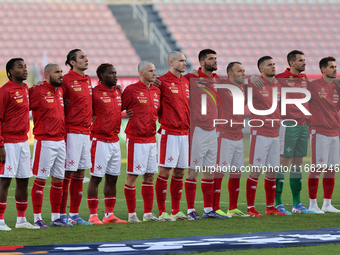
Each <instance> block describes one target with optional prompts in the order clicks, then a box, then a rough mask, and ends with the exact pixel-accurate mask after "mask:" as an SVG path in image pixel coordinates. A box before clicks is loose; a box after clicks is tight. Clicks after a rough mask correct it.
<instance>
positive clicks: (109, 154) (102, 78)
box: [87, 64, 126, 225]
mask: <svg viewBox="0 0 340 255" xmlns="http://www.w3.org/2000/svg"><path fill="white" fill-rule="evenodd" d="M97 76H98V78H99V84H98V85H97V86H96V87H95V88H94V89H93V95H92V108H93V116H96V118H95V121H94V122H93V125H92V128H91V137H92V147H91V160H92V168H91V171H90V174H91V179H90V183H89V186H88V188H87V202H88V207H89V210H90V219H89V222H90V223H92V224H96V225H101V224H103V223H126V221H124V220H120V219H119V218H117V217H116V216H115V215H114V214H113V210H114V207H115V204H116V183H117V179H118V175H120V166H121V153H120V143H119V137H118V134H119V132H120V125H121V122H122V114H121V107H122V100H121V92H120V89H119V88H117V87H116V85H117V72H116V69H115V68H114V66H113V65H112V64H101V65H100V66H99V67H98V68H97ZM104 176H105V183H104V196H105V198H104V202H105V216H104V218H103V221H101V220H99V218H98V214H97V208H98V185H99V183H100V182H101V180H102V178H103V177H104Z"/></svg>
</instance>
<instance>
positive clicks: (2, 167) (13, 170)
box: [0, 58, 39, 231]
mask: <svg viewBox="0 0 340 255" xmlns="http://www.w3.org/2000/svg"><path fill="white" fill-rule="evenodd" d="M6 73H7V77H8V79H9V81H8V82H7V83H6V84H5V85H4V86H3V87H1V88H0V178H1V179H0V230H5V231H9V230H11V228H9V227H8V226H7V225H6V224H5V221H4V213H5V210H6V200H7V194H8V188H9V185H10V184H11V181H12V178H16V188H15V203H16V208H17V222H16V225H15V227H16V228H28V229H39V227H37V226H33V225H32V224H31V223H29V222H28V221H27V220H26V217H25V212H26V209H27V197H28V191H27V186H28V180H29V178H30V177H31V176H32V171H31V169H30V158H31V156H30V146H29V144H28V138H27V133H28V131H29V127H30V124H29V96H28V87H27V85H26V84H25V83H24V82H23V81H24V80H26V79H27V66H26V64H25V62H24V60H23V59H22V58H12V59H11V60H9V61H8V62H7V64H6Z"/></svg>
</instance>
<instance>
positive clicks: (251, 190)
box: [246, 177, 258, 207]
mask: <svg viewBox="0 0 340 255" xmlns="http://www.w3.org/2000/svg"><path fill="white" fill-rule="evenodd" d="M257 183H258V178H254V177H248V179H247V191H246V196H247V205H248V207H254V206H255V195H256V189H257Z"/></svg>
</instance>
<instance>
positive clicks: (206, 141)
mask: <svg viewBox="0 0 340 255" xmlns="http://www.w3.org/2000/svg"><path fill="white" fill-rule="evenodd" d="M198 60H199V62H200V65H201V67H200V68H199V69H198V77H199V78H200V81H199V82H198V81H196V82H194V83H193V84H190V97H191V100H190V110H191V111H190V119H191V126H190V134H191V137H190V140H191V144H190V148H191V149H190V153H191V154H190V169H189V173H188V176H187V179H186V181H185V193H186V196H187V205H188V217H190V218H192V219H195V220H198V219H200V217H199V216H198V215H197V213H196V211H195V195H196V179H197V176H198V171H197V170H196V167H199V168H200V169H202V168H201V167H202V166H203V168H205V169H207V168H209V167H211V166H215V164H216V155H217V136H216V129H215V127H214V125H213V120H214V119H217V108H216V105H215V103H214V100H216V99H213V98H212V97H211V96H207V97H206V98H207V107H206V108H207V114H206V115H202V114H201V97H202V94H207V92H206V91H209V94H210V95H212V96H214V97H215V93H216V91H215V89H214V87H213V82H217V80H216V79H218V78H219V77H218V75H217V74H216V73H214V71H216V70H217V58H216V52H215V51H214V50H211V49H204V50H202V51H200V53H199V55H198ZM184 77H185V78H187V79H188V80H189V81H190V80H191V79H197V78H198V77H197V76H196V75H195V74H192V73H189V74H187V75H185V76H184ZM202 172H203V178H202V180H201V188H202V193H203V201H204V212H203V218H228V215H227V214H226V213H224V212H223V211H222V210H219V211H218V212H215V211H214V210H213V196H214V174H213V173H212V172H210V171H202Z"/></svg>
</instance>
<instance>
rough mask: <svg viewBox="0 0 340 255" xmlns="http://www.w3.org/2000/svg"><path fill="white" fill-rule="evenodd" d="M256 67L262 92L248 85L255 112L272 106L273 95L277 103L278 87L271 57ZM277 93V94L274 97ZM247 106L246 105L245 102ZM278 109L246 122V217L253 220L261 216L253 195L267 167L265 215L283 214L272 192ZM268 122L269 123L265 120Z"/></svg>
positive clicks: (276, 163)
mask: <svg viewBox="0 0 340 255" xmlns="http://www.w3.org/2000/svg"><path fill="white" fill-rule="evenodd" d="M257 66H258V69H259V71H260V72H261V79H262V80H263V82H264V86H263V88H262V89H258V88H255V86H254V84H253V83H251V82H250V83H249V84H248V87H250V88H252V94H253V96H252V107H253V108H254V109H256V110H268V109H270V108H271V107H272V105H273V102H272V101H273V96H274V97H275V96H277V98H278V100H280V91H281V85H280V83H278V82H277V80H275V79H274V77H275V74H276V70H275V62H274V60H273V58H272V57H270V56H264V57H261V58H260V59H259V60H258V62H257ZM275 90H277V92H276V93H277V95H275V94H273V93H275ZM248 106H249V107H251V106H250V105H249V102H248ZM280 118H281V114H280V108H279V107H278V106H277V107H276V109H275V111H274V112H273V113H271V114H270V115H256V114H254V113H252V114H251V115H250V118H249V121H251V125H252V127H251V129H250V135H251V136H250V153H249V165H250V166H251V173H250V175H249V177H248V179H247V190H246V196H247V204H248V210H247V214H249V215H250V216H253V217H262V216H263V215H262V214H260V213H259V212H258V211H256V209H255V195H256V189H257V183H258V178H259V176H260V174H261V173H262V170H263V168H264V167H267V169H266V170H267V171H266V177H265V181H264V187H265V192H266V202H267V209H266V214H267V215H286V214H285V213H282V212H280V211H278V210H277V209H276V207H274V202H275V201H274V200H275V190H276V178H275V177H276V172H275V169H277V168H278V167H279V166H280V151H279V147H280V139H279V131H278V128H279V126H280V121H279V120H280ZM267 119H269V120H272V121H267Z"/></svg>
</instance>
